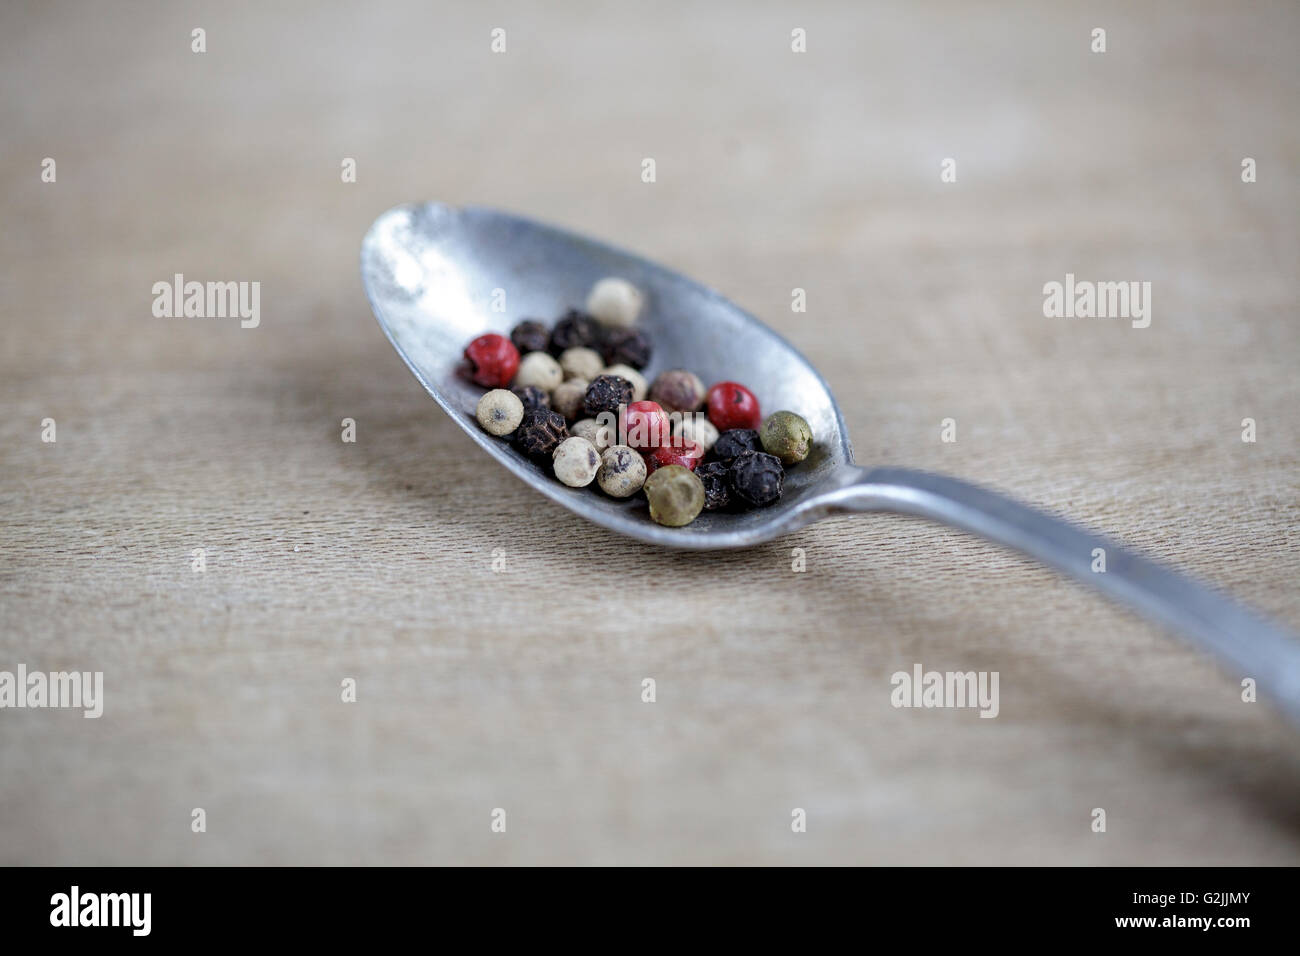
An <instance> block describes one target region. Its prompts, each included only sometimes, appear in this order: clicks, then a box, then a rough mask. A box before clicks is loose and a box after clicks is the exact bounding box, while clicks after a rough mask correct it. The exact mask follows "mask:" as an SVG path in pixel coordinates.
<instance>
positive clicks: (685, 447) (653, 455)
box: [644, 439, 704, 474]
mask: <svg viewBox="0 0 1300 956" xmlns="http://www.w3.org/2000/svg"><path fill="white" fill-rule="evenodd" d="M644 457H645V470H646V474H654V472H655V471H656V470H657V469H659V468H662V467H663V466H664V465H681V466H682V467H683V468H689V469H690V470H691V471H694V470H695V466H696V465H698V464H699V463H700V459H701V458H703V457H704V446H703V445H701V444H700V443H699V442H697V441H691V440H690V439H683V440H682V443H681V444H680V445H667V444H665V445H660V446H659V447H658V448H655V449H652V450H651V451H649V452H648V453H646V454H645V455H644Z"/></svg>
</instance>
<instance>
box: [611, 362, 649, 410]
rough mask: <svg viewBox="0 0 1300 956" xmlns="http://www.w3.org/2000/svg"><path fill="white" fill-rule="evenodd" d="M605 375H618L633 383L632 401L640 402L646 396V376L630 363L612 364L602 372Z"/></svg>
mask: <svg viewBox="0 0 1300 956" xmlns="http://www.w3.org/2000/svg"><path fill="white" fill-rule="evenodd" d="M602 374H604V375H617V376H618V377H619V378H625V379H627V380H628V381H629V382H631V383H632V401H634V402H639V401H641V400H642V399H644V398H645V396H646V391H647V388H646V380H645V376H644V375H642V374H641V373H640V372H638V371H637V370H636V369H634V368H633V367H632V366H630V365H611V366H609V367H608V368H606V369H605V371H604V372H603V373H602Z"/></svg>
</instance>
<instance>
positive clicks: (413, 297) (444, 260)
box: [361, 203, 1300, 724]
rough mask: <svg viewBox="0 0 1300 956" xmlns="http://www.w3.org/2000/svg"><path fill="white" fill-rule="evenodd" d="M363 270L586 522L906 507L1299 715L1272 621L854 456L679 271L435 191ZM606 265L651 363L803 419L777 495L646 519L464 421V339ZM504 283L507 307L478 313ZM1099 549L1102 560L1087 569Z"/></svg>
mask: <svg viewBox="0 0 1300 956" xmlns="http://www.w3.org/2000/svg"><path fill="white" fill-rule="evenodd" d="M361 275H362V279H363V281H364V283H365V287H366V294H367V295H368V296H369V298H370V304H371V306H372V308H373V309H374V312H375V316H376V318H378V320H379V324H380V326H381V327H382V328H383V330H384V332H385V333H386V334H387V335H388V338H389V340H390V341H391V342H392V343H393V346H394V348H396V349H397V351H398V354H400V355H401V356H402V358H403V359H405V360H406V364H407V365H408V366H410V369H411V371H412V372H414V373H415V377H416V378H417V379H419V381H420V384H422V385H423V386H424V387H425V390H426V391H428V393H429V394H430V395H432V396H433V397H434V399H435V400H436V401H437V402H438V404H439V405H441V406H442V408H443V410H444V411H446V412H447V414H448V415H450V416H451V417H452V419H453V420H455V422H456V423H457V424H458V425H460V427H461V428H463V429H464V430H465V431H466V432H467V433H468V434H469V436H470V437H471V438H473V439H474V441H476V442H478V444H479V445H480V446H482V448H483V449H484V450H485V451H486V452H487V453H488V454H489V455H491V456H492V457H494V458H495V459H496V460H497V461H498V462H500V463H501V464H502V465H504V466H505V467H506V468H508V469H510V470H511V471H512V472H514V473H515V475H517V476H518V477H519V478H521V479H523V480H524V481H525V482H527V483H528V484H529V485H531V486H532V487H534V488H536V489H537V490H538V491H540V492H541V493H542V494H544V495H546V496H547V497H549V498H551V499H553V500H554V501H558V502H559V503H560V504H562V505H564V507H566V508H568V509H569V510H570V511H573V512H575V513H577V514H579V515H581V516H582V517H584V518H586V519H588V520H589V521H594V522H595V523H596V524H599V525H602V526H603V527H606V528H609V529H610V530H611V531H617V532H619V533H621V534H625V535H628V536H629V537H632V538H637V539H639V540H641V541H646V542H649V543H651V544H659V545H667V546H669V547H674V548H694V549H713V548H743V547H748V546H750V545H755V544H759V543H760V542H763V541H768V540H770V539H772V538H775V537H777V536H779V535H782V534H785V533H787V532H790V531H794V530H795V529H797V528H802V527H804V526H805V525H808V524H811V523H812V522H814V521H817V520H819V519H821V518H824V517H826V516H827V515H830V514H838V513H843V512H854V511H893V512H901V513H904V514H911V515H919V516H921V517H923V518H929V519H931V520H934V521H939V522H942V523H943V524H946V525H951V526H952V527H955V528H960V529H962V530H963V531H967V532H970V533H972V534H976V535H979V536H980V537H983V538H987V539H988V540H990V541H994V542H996V543H998V544H1000V545H1004V546H1006V547H1009V548H1013V549H1015V550H1017V551H1021V552H1023V553H1025V554H1027V555H1029V556H1030V557H1032V558H1035V559H1037V560H1039V561H1041V562H1043V563H1044V564H1046V565H1049V566H1051V567H1053V568H1056V569H1057V570H1058V571H1061V572H1064V573H1065V574H1067V575H1069V576H1071V577H1073V578H1076V579H1077V580H1079V581H1082V582H1083V583H1085V584H1088V585H1091V586H1092V587H1094V588H1097V589H1098V590H1099V591H1101V592H1102V593H1104V594H1106V595H1108V596H1109V597H1111V598H1113V599H1115V600H1117V601H1119V602H1121V603H1123V604H1127V605H1129V606H1130V607H1132V608H1133V609H1134V610H1137V611H1139V612H1141V613H1142V614H1144V615H1146V616H1147V617H1148V618H1150V619H1151V620H1153V621H1155V622H1156V623H1158V624H1162V625H1165V626H1166V627H1168V628H1170V629H1172V630H1174V631H1178V632H1180V633H1182V634H1183V635H1185V636H1186V637H1188V638H1190V639H1191V640H1192V641H1193V642H1194V643H1196V644H1198V645H1199V646H1200V647H1201V648H1202V649H1203V650H1205V651H1208V652H1209V653H1211V654H1213V655H1214V656H1216V657H1217V658H1218V659H1219V660H1220V661H1221V663H1223V664H1224V665H1225V666H1226V668H1227V670H1228V671H1229V673H1231V674H1232V675H1234V676H1235V677H1237V678H1245V677H1253V678H1254V679H1255V680H1256V683H1257V687H1258V688H1259V690H1260V692H1261V694H1260V696H1261V699H1268V700H1271V701H1272V702H1273V703H1274V704H1276V705H1277V706H1279V707H1281V708H1282V709H1283V710H1284V711H1285V712H1286V714H1287V715H1288V717H1290V718H1291V719H1292V720H1293V721H1295V722H1296V723H1297V724H1300V643H1297V641H1296V639H1295V638H1294V637H1292V636H1291V635H1290V634H1288V633H1287V632H1286V631H1284V630H1283V629H1282V628H1280V627H1278V626H1276V625H1274V624H1271V623H1269V622H1268V621H1265V620H1263V619H1261V618H1259V617H1257V616H1255V615H1254V614H1252V613H1250V612H1248V611H1247V610H1245V609H1244V608H1242V607H1240V606H1239V605H1237V604H1234V603H1232V602H1231V601H1229V600H1228V599H1226V598H1224V597H1221V596H1220V595H1218V594H1216V593H1215V592H1213V591H1211V590H1210V589H1208V588H1207V587H1205V586H1204V585H1202V584H1199V583H1197V582H1196V581H1194V580H1192V579H1190V578H1187V577H1184V576H1183V575H1181V574H1177V573H1175V572H1173V571H1171V570H1169V569H1167V568H1164V567H1162V566H1161V565H1159V564H1156V563H1155V562H1153V561H1150V560H1148V559H1146V558H1144V557H1141V556H1139V555H1137V554H1135V553H1133V552H1132V551H1129V550H1127V549H1125V548H1123V547H1121V546H1120V545H1118V544H1116V543H1115V542H1114V541H1111V540H1109V539H1107V538H1103V537H1101V536H1100V535H1096V534H1093V533H1091V532H1088V531H1085V530H1083V529H1081V528H1078V527H1076V526H1074V525H1072V524H1069V523H1067V522H1065V521H1062V520H1060V519H1058V518H1053V517H1050V516H1048V515H1046V514H1043V513H1041V512H1038V511H1035V510H1034V509H1032V508H1029V507H1026V506H1025V505H1022V504H1020V503H1018V502H1016V501H1013V500H1011V499H1010V498H1006V497H1003V496H1002V495H1000V494H997V493H995V492H992V491H986V490H985V489H983V488H979V487H976V486H974V485H971V484H968V483H966V482H964V481H959V480H957V479H955V478H946V477H944V476H942V475H935V474H930V473H927V472H923V471H912V470H908V469H903V468H862V467H859V466H857V465H854V464H853V449H852V447H851V446H850V444H849V436H848V434H847V431H846V429H845V427H844V419H843V418H842V417H841V415H840V411H839V408H838V407H837V406H836V404H835V399H834V398H832V397H831V393H830V390H829V389H828V388H827V386H826V383H825V382H824V381H823V380H822V377H821V376H820V375H818V374H817V371H816V370H815V369H814V368H813V367H812V366H811V365H810V364H809V363H808V361H807V360H806V359H805V358H804V357H803V356H802V355H800V354H799V353H798V352H797V351H796V350H795V349H794V348H793V347H792V346H791V345H790V344H789V343H788V342H786V341H785V340H784V339H782V338H781V337H780V336H778V335H777V334H776V333H774V332H772V331H771V330H770V329H768V328H767V327H765V326H764V325H763V324H762V323H760V322H759V321H758V320H757V319H755V318H754V317H753V316H751V315H749V314H747V313H746V312H744V311H743V310H741V309H740V308H738V307H737V306H735V305H733V304H732V303H731V302H728V301H727V300H726V299H724V298H723V297H722V296H721V295H719V294H718V293H717V292H714V291H712V290H711V289H708V288H705V287H704V286H702V285H700V284H699V283H697V282H694V281H692V280H691V279H688V278H686V277H685V276H683V275H680V274H678V273H676V272H673V271H671V270H669V269H665V268H664V267H662V266H658V265H655V264H654V263H653V262H648V261H647V260H645V259H642V258H639V257H638V256H634V255H632V254H631V253H627V252H623V251H621V250H619V249H615V248H612V247H610V246H608V245H605V244H604V243H601V242H596V241H594V240H591V239H587V238H584V237H583V236H579V235H575V234H574V233H571V232H566V231H564V230H562V229H557V228H555V227H552V226H547V225H543V224H541V223H538V222H533V221H531V220H528V219H524V218H521V217H519V216H512V215H509V214H507V213H503V212H497V211H495V210H491V209H483V208H475V207H466V208H453V207H451V206H447V205H443V204H439V203H428V204H424V205H407V206H399V207H396V208H394V209H390V210H389V211H388V212H386V213H384V214H383V215H381V216H380V217H379V218H378V219H376V220H375V222H374V224H373V225H372V226H371V228H370V231H369V232H368V233H367V234H366V237H365V239H364V240H363V241H362V244H361ZM610 275H615V276H622V277H623V278H625V279H628V280H630V281H631V282H632V283H634V284H635V285H636V286H638V287H639V288H640V289H641V290H642V291H643V292H644V293H645V295H646V304H645V308H644V310H643V312H642V315H641V318H640V320H639V322H640V325H641V327H642V328H644V329H645V331H646V332H647V334H648V335H649V336H650V338H651V341H652V342H653V344H654V361H653V363H652V365H651V366H650V367H649V368H648V369H647V373H648V374H649V375H650V376H652V375H653V374H654V373H655V372H656V371H658V370H661V369H666V368H689V369H691V370H692V371H694V372H695V373H696V374H698V375H699V376H700V377H701V378H702V379H703V380H704V381H705V382H706V383H708V382H714V381H723V380H734V381H740V382H746V383H748V384H749V385H750V386H751V387H753V388H755V390H756V391H757V393H758V395H759V397H760V399H761V400H762V403H763V407H764V408H765V409H768V410H774V409H779V408H787V409H790V410H792V411H795V412H798V413H799V414H800V415H802V416H803V417H804V418H806V419H807V420H808V423H809V424H810V425H811V426H812V430H813V435H814V436H815V438H816V441H817V445H816V450H815V451H814V453H813V454H812V456H811V457H809V459H808V460H807V461H805V462H803V463H802V464H800V465H799V466H798V467H797V468H793V469H791V470H790V471H789V473H788V474H787V476H786V483H785V494H784V496H783V497H782V498H781V500H780V501H779V502H778V503H777V504H775V505H773V506H771V507H769V508H765V509H760V510H755V511H747V512H744V513H740V514H721V513H709V512H705V513H703V514H701V515H700V516H699V518H697V519H696V520H695V521H694V522H693V523H692V524H690V525H688V526H687V527H684V528H665V527H661V526H660V525H657V524H655V523H654V522H652V521H651V520H650V518H649V515H648V514H647V512H646V509H645V505H644V503H643V502H637V501H635V500H625V501H616V500H614V499H612V498H607V497H605V496H603V495H601V494H599V493H598V492H593V491H592V490H591V489H573V488H569V487H566V486H565V485H562V484H561V483H560V482H558V481H556V480H555V478H554V477H553V476H552V475H551V474H550V473H549V471H547V470H545V469H543V468H542V467H541V466H539V465H537V464H535V463H533V462H531V461H528V460H527V459H526V458H524V457H523V456H522V455H520V454H518V453H517V452H516V451H515V450H514V449H513V448H511V447H510V446H509V445H508V444H507V443H506V442H504V441H502V440H500V439H497V438H493V437H492V436H490V435H488V434H486V433H485V432H483V431H482V430H481V429H480V428H479V427H478V423H477V421H476V420H475V417H474V409H475V406H476V404H477V403H478V399H479V397H480V395H481V394H482V390H481V389H479V388H477V387H476V386H474V385H472V384H470V383H469V382H467V381H465V380H464V379H463V378H462V377H461V376H460V375H459V374H458V372H457V369H458V366H459V365H460V363H461V357H462V352H463V350H464V347H465V345H466V343H467V342H469V340H470V339H471V338H473V337H474V336H475V335H478V334H481V333H483V332H485V331H492V330H495V331H501V332H505V331H508V329H509V327H510V326H511V325H513V324H514V322H515V321H518V319H520V318H522V317H524V316H538V317H542V318H544V319H549V318H551V317H554V316H557V315H559V314H560V313H562V312H563V311H564V310H566V309H568V308H570V307H572V306H575V305H576V306H581V304H582V303H583V302H584V301H585V298H586V293H587V290H588V289H589V288H590V287H591V285H592V283H594V282H595V281H596V280H597V279H599V278H602V277H604V276H610ZM503 294H504V296H505V299H504V302H505V304H506V306H507V308H506V309H505V311H493V305H494V303H496V304H498V305H499V304H500V303H501V301H502V300H501V296H502V295H503ZM1099 548H1100V549H1103V550H1104V557H1105V571H1104V572H1094V571H1093V567H1094V563H1095V562H1096V558H1097V554H1098V552H1097V549H1099ZM1098 566H1099V565H1098Z"/></svg>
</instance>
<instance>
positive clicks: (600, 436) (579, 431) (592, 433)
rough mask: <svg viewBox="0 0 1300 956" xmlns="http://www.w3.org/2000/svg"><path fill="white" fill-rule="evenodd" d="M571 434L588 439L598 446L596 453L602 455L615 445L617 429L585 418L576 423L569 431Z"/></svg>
mask: <svg viewBox="0 0 1300 956" xmlns="http://www.w3.org/2000/svg"><path fill="white" fill-rule="evenodd" d="M569 432H570V434H573V435H577V436H578V437H579V438H585V439H587V441H589V442H591V443H592V444H593V445H595V446H596V451H598V452H600V453H601V454H604V453H605V449H606V448H609V447H610V446H611V445H613V444H614V439H615V437H616V436H615V434H614V432H615V428H610V427H609V426H608V425H602V424H601V423H600V422H598V421H596V419H594V418H584V419H582V421H580V422H576V423H575V424H574V426H573V427H572V428H570V429H569Z"/></svg>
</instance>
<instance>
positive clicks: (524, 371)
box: [515, 352, 564, 392]
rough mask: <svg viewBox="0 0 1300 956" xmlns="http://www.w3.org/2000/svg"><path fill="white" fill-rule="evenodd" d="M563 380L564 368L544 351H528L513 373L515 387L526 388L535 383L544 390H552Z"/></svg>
mask: <svg viewBox="0 0 1300 956" xmlns="http://www.w3.org/2000/svg"><path fill="white" fill-rule="evenodd" d="M563 381H564V370H563V369H561V368H560V363H559V362H557V361H555V359H553V358H551V357H550V356H549V355H547V354H546V353H545V352H529V353H528V354H527V355H525V356H524V358H523V361H521V362H520V363H519V371H518V372H517V373H516V374H515V388H527V387H528V386H529V385H536V386H537V387H538V388H540V389H541V390H542V391H544V392H549V391H552V390H553V389H554V388H555V386H557V385H559V384H560V383H561V382H563Z"/></svg>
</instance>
